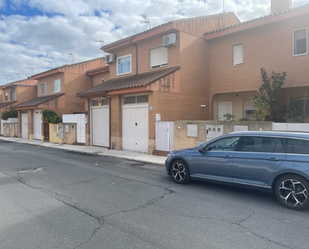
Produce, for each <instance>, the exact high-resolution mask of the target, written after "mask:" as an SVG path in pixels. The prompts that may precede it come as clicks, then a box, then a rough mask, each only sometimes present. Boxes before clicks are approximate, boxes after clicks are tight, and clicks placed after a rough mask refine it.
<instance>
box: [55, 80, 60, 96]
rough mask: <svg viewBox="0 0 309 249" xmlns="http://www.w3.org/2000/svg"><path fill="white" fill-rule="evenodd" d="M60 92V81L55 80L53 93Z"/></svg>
mask: <svg viewBox="0 0 309 249" xmlns="http://www.w3.org/2000/svg"><path fill="white" fill-rule="evenodd" d="M60 91H61V81H60V79H57V80H55V81H54V93H57V92H60Z"/></svg>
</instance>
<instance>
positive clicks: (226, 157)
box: [223, 155, 232, 159]
mask: <svg viewBox="0 0 309 249" xmlns="http://www.w3.org/2000/svg"><path fill="white" fill-rule="evenodd" d="M223 158H225V159H230V158H232V157H230V156H229V155H226V156H224V157H223Z"/></svg>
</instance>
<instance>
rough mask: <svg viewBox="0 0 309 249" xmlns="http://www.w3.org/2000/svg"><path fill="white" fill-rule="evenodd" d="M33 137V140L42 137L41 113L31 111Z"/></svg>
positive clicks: (38, 110) (39, 111)
mask: <svg viewBox="0 0 309 249" xmlns="http://www.w3.org/2000/svg"><path fill="white" fill-rule="evenodd" d="M33 133H34V134H33V136H34V139H39V140H41V137H42V111H41V110H40V109H37V110H33Z"/></svg>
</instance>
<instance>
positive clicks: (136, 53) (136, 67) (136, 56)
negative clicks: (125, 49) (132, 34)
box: [130, 39, 138, 76]
mask: <svg viewBox="0 0 309 249" xmlns="http://www.w3.org/2000/svg"><path fill="white" fill-rule="evenodd" d="M131 40H132V39H131ZM131 40H130V44H132V45H133V46H134V47H135V76H136V75H138V50H137V45H136V44H135V43H133V42H131Z"/></svg>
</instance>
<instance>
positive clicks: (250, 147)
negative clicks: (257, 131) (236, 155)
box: [239, 136, 284, 153]
mask: <svg viewBox="0 0 309 249" xmlns="http://www.w3.org/2000/svg"><path fill="white" fill-rule="evenodd" d="M239 151H248V152H268V153H284V144H283V139H282V138H277V137H261V136H246V137H243V140H242V142H241V145H240V147H239Z"/></svg>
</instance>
